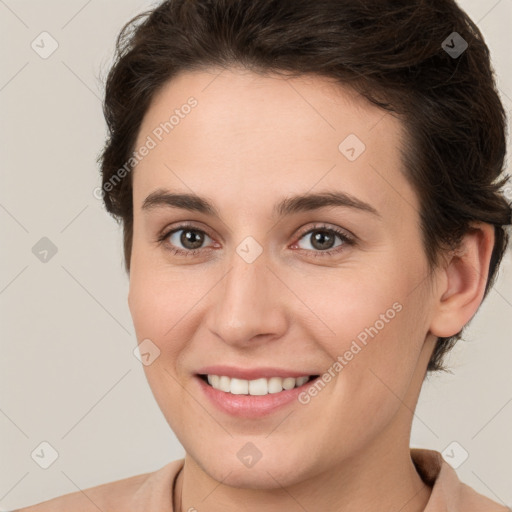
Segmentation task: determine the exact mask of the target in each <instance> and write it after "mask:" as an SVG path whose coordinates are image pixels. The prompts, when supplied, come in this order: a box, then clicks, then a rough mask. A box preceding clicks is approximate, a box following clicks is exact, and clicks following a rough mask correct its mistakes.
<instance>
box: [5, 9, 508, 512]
mask: <svg viewBox="0 0 512 512" xmlns="http://www.w3.org/2000/svg"><path fill="white" fill-rule="evenodd" d="M460 4H461V6H462V7H463V8H464V9H466V10H467V11H468V13H469V14H470V16H471V17H472V18H473V19H474V20H475V21H477V22H478V25H479V26H480V28H481V30H482V31H483V33H484V36H485V37H486V40H487V43H488V45H489V46H490V48H491V52H492V55H493V62H494V65H495V68H496V71H497V75H498V79H499V87H500V90H501V93H502V98H503V101H504V104H505V106H506V108H507V111H508V112H509V113H510V109H511V106H512V100H511V98H512V76H511V66H510V48H511V46H512V38H511V30H510V20H512V0H500V1H493V2H487V1H484V0H464V1H461V2H460ZM150 6H151V3H150V2H148V1H143V0H123V1H121V0H116V1H113V0H111V1H100V0H89V1H85V0H73V1H67V2H63V1H56V0H51V1H50V0H48V1H45V2H36V1H21V0H5V1H4V0H0V34H1V38H2V40H1V43H2V44H1V50H0V51H1V54H2V66H1V70H0V106H1V119H2V121H1V125H0V139H1V148H2V153H1V154H2V162H1V171H2V172H1V185H0V226H1V236H2V249H3V250H2V264H1V266H0V308H1V324H0V328H1V344H2V345H1V354H2V357H1V358H0V379H1V387H0V389H1V395H0V436H1V453H0V460H1V461H2V462H1V467H0V510H8V509H13V508H17V507H21V506H26V505H29V504H33V503H36V502H40V501H43V500H46V499H49V498H52V497H55V496H58V495H62V494H67V493H69V492H74V491H77V490H79V489H85V488H87V487H90V486H93V485H98V484H102V483H106V482H109V481H113V480H117V479H120V478H125V477H128V476H132V475H135V474H140V473H144V472H148V471H153V470H155V469H158V468H159V467H161V466H163V465H164V464H166V463H167V462H168V461H170V460H173V459H176V458H181V457H182V456H183V455H184V451H183V448H182V447H181V446H180V444H179V443H178V441H177V440H176V438H175V436H174V435H173V433H172V432H171V430H170V429H169V427H168V425H167V423H166V422H165V420H164V418H163V415H162V414H161V412H160V410H159V409H158V407H157V405H156V402H155V401H154V399H153V397H152V394H151V392H150V389H149V387H148V385H147V382H146V380H145V377H144V374H143V371H142V367H141V365H140V363H139V361H138V360H137V359H136V358H135V357H134V355H133V352H132V351H133V349H134V347H135V346H136V339H135V335H134V330H133V326H132V323H131V318H130V314H129V310H128V306H127V301H126V297H127V291H128V280H127V277H126V275H125V274H124V271H123V267H122V261H123V260H122V245H121V231H120V228H119V227H118V226H117V225H116V223H115V221H114V220H113V219H111V218H110V217H109V216H108V214H107V213H106V212H105V211H104V209H103V206H102V204H101V202H100V201H98V200H97V199H95V197H94V196H93V190H94V188H95V187H97V186H98V185H99V183H100V181H99V173H98V167H97V165H96V162H95V160H96V157H97V156H98V153H99V151H100V149H101V147H102V145H103V140H104V136H105V127H104V120H103V115H102V111H101V101H100V100H101V97H102V78H103V77H104V76H105V74H106V72H107V71H108V67H109V64H110V63H111V58H112V51H113V47H114V41H115V37H116V35H117V33H118V32H119V29H120V28H121V26H122V25H123V24H124V23H125V22H126V21H128V20H129V19H130V18H131V17H133V16H134V15H135V14H137V13H138V12H140V11H142V10H145V9H146V8H148V7H150ZM43 31H47V32H48V33H49V34H51V37H52V38H53V39H55V40H56V41H57V43H58V45H59V46H58V48H57V50H56V51H55V52H54V53H53V54H52V55H51V56H49V57H48V58H46V59H43V58H41V57H40V55H39V54H38V53H36V51H34V50H33V49H32V47H31V43H32V41H34V40H35V41H36V43H35V44H39V47H40V49H39V51H43V50H44V51H48V50H49V49H50V48H51V46H50V42H51V41H50V39H48V38H47V39H45V43H44V49H43V48H42V46H43V43H41V42H40V41H41V37H38V36H39V34H41V32H43ZM45 37H47V36H45ZM38 41H39V43H38ZM508 172H510V167H509V169H508ZM508 195H509V199H511V200H512V187H511V188H509V189H508ZM43 237H47V238H48V239H49V240H51V242H52V244H53V245H54V246H55V247H56V249H57V252H56V254H54V255H53V256H52V253H51V251H50V252H49V253H48V254H47V256H46V258H47V261H46V262H42V261H40V259H38V257H36V254H34V253H33V247H34V246H35V245H36V244H37V243H38V242H39V241H40V239H41V238H43ZM39 243H40V244H48V242H45V241H43V242H39ZM38 247H39V246H36V248H38ZM39 250H41V248H39ZM35 252H36V253H37V252H38V251H36V250H35ZM43 254H44V253H43ZM43 254H39V256H40V257H42V256H43ZM511 260H512V258H511V250H509V252H508V254H507V256H506V259H505V261H504V264H503V266H502V270H501V272H500V275H499V279H498V282H497V284H496V286H495V289H494V290H493V291H492V292H491V293H490V295H489V297H488V298H487V299H486V301H485V302H484V304H483V305H482V307H481V309H480V312H479V313H478V315H477V316H476V317H475V319H474V321H473V322H472V324H471V327H470V329H468V331H467V334H466V340H467V341H466V342H463V343H460V344H459V346H458V347H457V348H456V349H455V351H454V352H453V354H452V356H451V357H450V360H449V361H450V364H451V366H452V368H453V375H440V376H435V377H432V378H431V379H430V380H429V381H428V382H426V383H425V385H424V389H423V392H422V395H421V397H420V403H419V406H418V409H417V411H416V418H415V421H414V424H413V434H412V440H411V445H413V446H420V447H427V448H432V449H436V450H439V451H441V452H442V451H443V450H445V449H446V448H447V447H449V449H448V453H451V454H452V455H453V454H454V455H455V458H458V459H460V458H461V457H462V454H463V451H462V450H465V451H467V452H468V454H469V457H468V458H467V460H465V461H464V462H463V463H462V464H461V465H460V467H459V468H458V469H457V472H458V474H459V476H460V477H461V479H462V480H463V481H465V482H466V483H468V484H469V485H471V486H472V487H474V488H475V489H477V490H478V491H479V492H481V493H483V494H486V495H487V496H489V497H491V498H493V499H495V500H496V501H500V502H503V503H504V504H507V505H508V506H512V485H511V482H512V468H511V464H510V461H511V460H512V441H511V434H510V432H511V431H512V428H511V426H512V384H511V377H510V375H511V370H510V361H511V360H512V345H511V343H510V339H511V331H512V329H511V327H512V321H511V317H512V261H511ZM43 441H46V442H48V443H50V444H51V445H52V446H53V447H54V448H55V450H56V451H57V452H58V458H57V460H56V461H55V462H54V463H53V464H52V465H51V466H50V467H49V468H48V469H42V468H41V467H40V466H39V465H38V464H36V462H35V460H39V461H40V463H43V462H44V461H43V462H41V461H42V459H43V458H44V457H48V454H49V453H50V452H49V450H48V449H45V447H44V445H43V447H42V448H43V452H44V453H45V456H44V457H42V456H40V457H39V459H38V457H37V453H39V454H41V453H43V452H41V446H40V443H41V442H43ZM454 441H455V442H456V443H458V444H457V445H452V446H450V444H451V443H452V442H454ZM452 448H453V452H452V451H451V450H452ZM34 450H36V451H35V455H34V458H33V457H32V456H31V454H32V453H33V452H34Z"/></svg>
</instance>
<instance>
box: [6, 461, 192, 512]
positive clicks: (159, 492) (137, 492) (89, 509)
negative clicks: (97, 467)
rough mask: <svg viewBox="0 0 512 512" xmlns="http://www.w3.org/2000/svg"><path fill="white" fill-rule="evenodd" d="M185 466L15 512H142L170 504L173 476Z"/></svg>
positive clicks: (169, 466)
mask: <svg viewBox="0 0 512 512" xmlns="http://www.w3.org/2000/svg"><path fill="white" fill-rule="evenodd" d="M182 464H183V460H182V459H181V460H176V461H172V462H170V463H168V464H166V465H165V466H163V467H162V468H160V469H158V470H156V471H153V472H150V473H144V474H141V475H136V476H132V477H129V478H124V479H121V480H116V481H114V482H109V483H106V484H102V485H98V486H95V487H90V488H88V489H83V490H80V491H76V492H72V493H70V494H66V495H63V496H59V497H57V498H53V499H51V500H47V501H44V502H42V503H38V504H36V505H31V506H28V507H24V508H21V509H17V510H15V511H13V512H69V511H70V510H75V511H77V512H78V511H79V512H98V510H103V511H105V512H107V511H108V512H115V511H119V512H121V511H122V512H139V511H142V510H144V509H145V506H147V505H148V504H151V505H152V504H153V503H155V504H160V503H164V500H166V502H167V500H168V498H169V496H171V489H172V483H173V477H175V476H176V474H177V472H178V470H179V469H180V468H181V465H182ZM162 512H163V511H162Z"/></svg>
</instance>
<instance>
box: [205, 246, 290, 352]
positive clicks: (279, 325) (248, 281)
mask: <svg viewBox="0 0 512 512" xmlns="http://www.w3.org/2000/svg"><path fill="white" fill-rule="evenodd" d="M268 263H269V262H268V260H267V258H266V257H265V253H263V254H261V255H260V256H259V257H258V258H257V259H256V260H255V261H253V262H252V263H248V262H247V261H245V260H244V259H243V258H242V257H240V256H239V255H238V254H237V253H235V254H233V257H232V258H231V260H230V266H229V268H228V272H227V274H226V275H225V277H224V279H223V280H222V281H221V283H219V286H217V287H216V288H217V292H216V293H215V294H214V296H213V297H212V301H215V302H214V306H213V307H212V308H211V310H210V316H209V328H210V330H211V332H213V333H214V335H216V336H218V337H220V338H221V339H222V340H223V341H224V342H225V343H227V344H229V345H233V346H239V347H248V346H253V345H254V343H255V342H260V343H262V342H266V341H270V340H272V339H276V338H280V337H281V336H282V335H283V334H284V333H285V332H286V329H287V317H286V307H285V304H284V302H285V300H286V294H285V293H284V290H283V284H282V283H281V281H280V280H279V279H277V277H276V276H275V270H271V269H270V268H269V266H268Z"/></svg>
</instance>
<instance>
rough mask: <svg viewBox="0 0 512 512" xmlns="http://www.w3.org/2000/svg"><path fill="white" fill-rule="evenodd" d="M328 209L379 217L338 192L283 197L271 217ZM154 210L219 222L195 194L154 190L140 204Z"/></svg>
mask: <svg viewBox="0 0 512 512" xmlns="http://www.w3.org/2000/svg"><path fill="white" fill-rule="evenodd" d="M329 206H331V207H332V206H335V207H336V206H338V207H340V206H341V207H345V208H352V209H354V210H357V211H361V212H366V213H370V214H372V215H374V216H376V217H379V218H380V217H381V214H380V213H379V212H378V211H377V210H376V209H375V208H374V207H373V206H371V205H370V204H368V203H365V202H364V201H361V200H360V199H358V198H357V197H354V196H352V195H350V194H347V193H346V192H340V191H337V192H319V193H306V194H299V195H295V196H291V197H286V198H284V199H282V200H281V201H280V202H279V203H277V204H276V205H275V206H274V208H273V216H274V217H275V216H277V217H284V216H286V215H291V214H294V213H299V212H306V211H312V210H317V209H320V208H325V207H329ZM155 208H179V209H182V210H188V211H191V212H199V213H203V214H205V215H210V216H214V217H217V218H220V214H219V212H218V210H217V208H215V206H214V205H213V203H212V202H211V201H209V200H208V199H207V198H205V197H201V196H198V195H196V194H184V193H173V192H170V191H169V190H165V189H158V190H155V191H154V192H152V193H151V194H149V195H148V196H147V197H146V199H145V200H144V203H143V204H142V210H143V211H149V210H152V209H155Z"/></svg>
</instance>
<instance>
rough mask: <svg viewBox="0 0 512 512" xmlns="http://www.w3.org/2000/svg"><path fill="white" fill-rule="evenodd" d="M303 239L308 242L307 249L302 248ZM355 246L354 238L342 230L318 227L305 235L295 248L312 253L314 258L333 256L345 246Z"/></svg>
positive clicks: (323, 226)
mask: <svg viewBox="0 0 512 512" xmlns="http://www.w3.org/2000/svg"><path fill="white" fill-rule="evenodd" d="M302 239H304V240H306V241H307V243H306V244H305V245H306V247H300V240H302ZM336 239H338V240H339V243H338V244H336ZM354 244H355V240H354V238H353V237H352V236H351V235H349V234H348V233H346V232H344V231H342V230H341V229H339V228H331V227H327V226H325V225H317V226H314V227H313V228H312V229H309V230H308V231H306V232H305V233H303V234H302V235H301V236H300V238H299V241H298V242H296V243H295V244H294V246H299V249H303V250H306V251H308V252H312V254H313V255H314V256H331V255H333V254H337V253H339V252H341V251H342V250H344V247H345V246H347V245H348V246H350V245H354ZM308 245H309V247H308Z"/></svg>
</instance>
